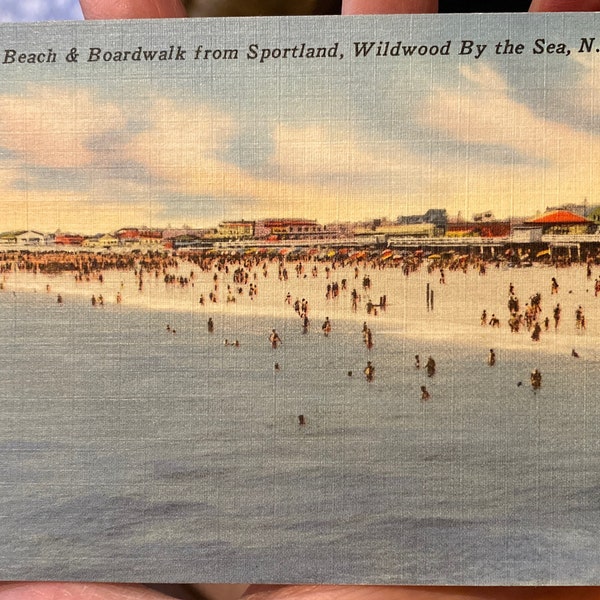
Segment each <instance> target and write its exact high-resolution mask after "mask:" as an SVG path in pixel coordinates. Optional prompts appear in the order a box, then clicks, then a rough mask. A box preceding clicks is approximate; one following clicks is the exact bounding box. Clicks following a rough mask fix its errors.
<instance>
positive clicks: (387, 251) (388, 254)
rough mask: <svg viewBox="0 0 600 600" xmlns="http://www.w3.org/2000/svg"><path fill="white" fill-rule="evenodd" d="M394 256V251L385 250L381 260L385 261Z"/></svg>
mask: <svg viewBox="0 0 600 600" xmlns="http://www.w3.org/2000/svg"><path fill="white" fill-rule="evenodd" d="M392 255H393V251H392V250H390V249H388V250H384V251H383V252H382V253H381V260H385V259H386V258H390V257H391V256H392Z"/></svg>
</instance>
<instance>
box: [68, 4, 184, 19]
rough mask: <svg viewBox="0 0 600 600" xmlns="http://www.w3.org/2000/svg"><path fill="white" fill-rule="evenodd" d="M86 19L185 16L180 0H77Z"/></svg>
mask: <svg viewBox="0 0 600 600" xmlns="http://www.w3.org/2000/svg"><path fill="white" fill-rule="evenodd" d="M79 3H80V4H81V10H82V11H83V16H84V17H85V18H86V19H155V18H169V17H186V16H187V13H186V10H185V8H184V7H183V4H182V3H181V0H79Z"/></svg>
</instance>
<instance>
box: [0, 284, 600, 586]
mask: <svg viewBox="0 0 600 600" xmlns="http://www.w3.org/2000/svg"><path fill="white" fill-rule="evenodd" d="M392 276H393V275H392V274H391V273H389V274H388V273H386V274H385V277H392ZM397 276H399V275H397ZM457 277H458V276H457ZM469 277H472V281H473V282H475V285H476V286H479V287H480V286H481V285H482V284H481V283H480V281H479V280H476V279H475V277H476V276H475V275H473V276H471V275H469ZM503 277H504V278H507V277H512V274H510V275H506V274H504V275H503ZM562 277H563V279H564V278H565V275H564V274H563V275H562ZM545 279H546V275H544V280H545ZM451 282H452V281H451ZM320 285H321V286H323V285H324V282H323V281H321V283H320ZM157 287H158V284H157ZM418 287H419V290H421V288H422V287H423V286H421V285H420V284H419V286H418ZM463 292H464V290H463V291H460V292H459V293H460V294H462V293H463ZM178 293H179V292H178ZM181 293H182V294H188V295H189V294H190V293H191V292H189V291H186V292H181ZM419 293H420V292H419ZM565 293H566V292H565ZM194 294H195V296H197V295H198V293H197V292H194ZM278 294H279V292H278ZM279 295H280V294H279ZM411 298H412V296H411ZM439 298H440V302H441V303H442V304H441V306H442V307H443V300H442V299H443V292H440V293H439ZM390 301H391V303H392V306H393V305H394V301H395V303H396V307H397V310H401V311H406V310H407V309H411V304H410V302H407V299H406V297H405V298H404V301H402V300H401V298H398V297H396V298H394V297H391V298H390ZM278 302H279V303H281V304H283V296H281V298H280V299H279V301H278ZM415 302H416V301H415ZM399 304H402V306H401V307H400V306H399ZM420 304H422V303H420ZM165 306H166V305H165ZM466 306H468V302H467V304H466ZM478 306H479V305H478ZM288 308H289V307H286V310H284V309H279V304H278V308H277V310H275V309H273V311H272V313H273V314H272V316H267V315H265V314H264V311H256V314H254V313H253V311H252V310H248V309H245V310H242V309H241V308H240V310H237V309H235V307H234V308H232V307H229V308H228V309H227V310H223V311H221V312H218V311H217V312H214V311H213V312H212V313H210V315H211V316H212V317H213V319H214V323H215V329H214V332H212V333H210V332H209V331H208V328H207V316H208V315H209V313H208V312H207V310H208V309H206V310H205V309H203V308H198V307H196V309H195V310H190V311H184V310H175V309H173V310H169V309H167V308H161V309H149V308H144V307H143V306H128V305H127V304H126V303H123V304H121V305H118V304H115V303H107V305H106V306H104V307H98V306H96V307H92V306H91V303H90V302H89V300H88V299H87V297H84V296H83V295H80V296H72V297H71V296H68V297H67V298H66V300H65V302H64V304H62V305H61V304H58V303H57V302H56V296H55V294H54V293H50V294H46V293H32V292H30V291H29V292H27V291H15V292H13V291H10V289H5V290H4V291H2V292H0V347H1V348H2V355H1V356H0V377H1V381H2V386H1V388H0V390H1V392H0V402H1V406H2V408H1V421H0V455H1V457H2V460H1V461H0V488H1V494H0V532H1V535H0V571H2V573H3V575H4V576H5V577H6V578H7V579H15V580H20V579H31V578H32V574H33V576H34V578H35V579H81V580H98V581H107V580H112V581H119V580H123V581H143V582H167V581H168V582H195V581H197V582H200V581H202V582H208V581H212V582H215V581H226V582H304V583H308V582H344V583H380V584H384V583H420V584H508V583H544V584H552V583H556V584H585V583H597V582H598V580H599V579H600V566H599V565H600V550H599V548H598V543H597V540H598V536H599V535H600V519H599V513H600V474H599V457H600V442H599V439H600V436H599V433H600V427H599V423H600V419H599V417H600V407H599V405H598V401H597V390H598V383H599V381H600V375H599V370H598V356H597V355H596V353H595V352H593V351H592V349H593V348H594V347H595V345H594V342H593V340H591V341H590V340H588V341H587V342H586V345H583V346H582V347H583V353H582V354H583V355H582V356H581V358H579V359H577V358H574V357H571V356H570V355H569V354H568V353H566V352H565V351H564V349H563V348H562V346H558V345H557V346H556V348H554V349H553V346H552V344H549V343H546V344H545V345H543V346H540V345H536V344H535V343H529V342H528V343H524V344H522V345H521V346H511V345H510V344H504V346H502V344H500V346H499V347H498V349H496V354H497V363H496V365H495V366H493V367H489V366H488V365H487V363H486V360H487V354H488V351H489V348H488V346H489V345H490V344H489V339H490V338H489V337H486V336H488V333H487V330H486V336H484V338H483V340H481V339H479V338H478V337H477V336H474V335H469V333H468V331H467V332H466V333H465V334H461V335H457V336H456V337H455V339H453V340H451V341H450V340H449V339H448V338H447V336H444V335H437V334H436V329H435V328H433V329H432V330H431V331H430V332H429V334H428V335H414V334H412V333H410V332H408V331H406V328H403V327H402V326H401V324H399V322H398V321H395V322H392V321H386V320H385V317H384V316H383V315H380V316H378V317H377V318H374V319H371V318H369V325H370V326H371V328H372V330H373V335H374V341H375V344H374V347H373V349H371V350H367V348H366V347H365V345H364V344H363V341H362V332H361V329H362V315H359V317H358V318H354V319H339V318H332V322H333V330H332V333H331V335H330V336H329V337H325V336H324V335H323V333H322V331H321V327H320V324H321V323H320V321H321V319H320V318H318V319H317V318H316V317H315V318H313V319H312V322H311V324H310V327H309V330H308V332H307V333H302V327H301V322H300V319H298V318H297V317H296V316H295V315H294V314H293V310H291V309H289V310H288ZM322 310H323V309H321V312H322ZM324 310H327V309H324ZM361 310H362V308H361ZM420 310H423V309H422V307H421V308H420ZM440 310H442V308H440ZM590 312H591V311H590ZM334 314H335V311H334ZM365 318H367V317H366V313H365ZM473 318H474V320H475V322H476V323H478V314H474V315H473ZM569 318H571V317H570V316H569ZM425 323H426V321H425ZM438 324H439V322H438ZM167 325H168V326H169V329H170V330H171V331H169V330H168V329H167ZM424 326H426V325H424ZM565 326H566V325H565ZM503 327H505V325H503ZM570 327H572V326H571V325H570ZM273 328H276V329H277V331H278V332H279V334H280V336H281V338H282V340H283V343H282V344H281V346H280V347H279V348H277V349H275V350H274V349H273V348H271V345H270V343H269V339H268V338H269V333H270V332H271V330H272V329H273ZM173 329H174V330H175V333H173V331H172V330H173ZM489 335H493V334H489ZM519 335H522V336H525V337H526V336H527V333H524V334H519ZM548 335H549V334H548ZM225 339H227V340H228V341H229V342H231V341H234V340H238V341H239V346H238V347H236V346H234V345H225V344H224V340H225ZM491 339H493V338H491ZM582 343H583V342H582ZM580 352H581V349H580ZM416 354H418V355H419V356H420V358H421V364H424V363H425V361H426V360H427V357H428V356H430V355H431V356H433V357H434V358H435V361H436V364H437V370H436V373H435V375H434V376H433V377H431V378H429V377H427V374H426V372H425V370H424V369H423V368H420V369H417V368H415V366H414V356H415V355H416ZM367 361H371V362H372V364H373V365H374V366H375V377H374V380H373V382H371V383H368V382H367V381H366V379H365V376H364V374H363V369H364V368H365V366H366V363H367ZM276 365H277V367H278V368H277V367H276ZM533 368H538V369H539V370H540V371H541V373H542V375H543V383H542V387H541V389H540V390H538V391H537V392H534V391H533V390H532V388H531V385H530V382H529V375H530V372H531V370H532V369H533ZM422 385H425V386H426V387H427V390H428V391H429V392H430V394H431V399H430V400H429V401H426V402H423V401H421V391H420V387H421V386H422ZM299 415H304V418H305V423H306V424H305V425H304V426H301V425H299V420H298V416H299Z"/></svg>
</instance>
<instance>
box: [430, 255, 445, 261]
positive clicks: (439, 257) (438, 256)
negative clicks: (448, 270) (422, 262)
mask: <svg viewBox="0 0 600 600" xmlns="http://www.w3.org/2000/svg"><path fill="white" fill-rule="evenodd" d="M427 258H428V259H429V260H440V259H441V258H442V257H441V255H439V254H430V255H429V256H428V257H427Z"/></svg>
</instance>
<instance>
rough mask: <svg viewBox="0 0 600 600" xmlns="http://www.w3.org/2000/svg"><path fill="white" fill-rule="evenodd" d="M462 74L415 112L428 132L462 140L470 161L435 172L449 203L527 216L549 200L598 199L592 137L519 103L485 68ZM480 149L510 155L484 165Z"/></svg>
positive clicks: (598, 148)
mask: <svg viewBox="0 0 600 600" xmlns="http://www.w3.org/2000/svg"><path fill="white" fill-rule="evenodd" d="M461 77H462V80H461V85H460V86H459V87H458V88H456V87H455V88H453V89H443V88H438V89H435V90H433V93H432V94H431V95H430V97H429V100H428V102H426V104H425V105H424V106H423V109H422V111H421V113H420V115H419V117H418V120H419V122H420V123H421V124H422V125H423V126H425V127H427V128H429V130H430V131H431V132H432V135H438V136H440V135H441V136H443V137H444V138H445V139H446V141H455V142H457V143H461V144H467V145H468V148H469V154H470V156H471V157H473V158H474V160H468V159H467V160H466V161H463V162H462V163H461V162H459V161H456V162H455V169H456V171H455V172H453V171H452V170H449V169H447V168H446V169H440V170H439V172H438V174H437V178H438V181H437V185H434V187H438V188H439V185H440V182H441V185H443V186H444V187H445V188H446V198H447V199H448V200H449V204H452V205H457V206H460V205H462V206H463V210H468V211H473V212H475V211H479V210H482V209H486V208H494V209H495V210H496V211H497V212H498V213H503V214H504V215H507V214H515V213H516V214H521V215H522V214H525V215H527V214H532V212H535V210H539V209H543V207H545V206H546V205H549V204H550V205H552V204H554V205H555V204H561V203H567V202H582V201H583V200H584V198H588V199H591V200H592V202H596V201H598V202H600V198H596V197H594V196H595V194H596V193H597V192H596V190H597V189H598V186H599V185H600V140H599V139H598V137H597V136H595V135H593V134H592V133H589V132H587V131H582V130H577V129H575V128H573V127H571V126H570V125H568V124H566V123H565V122H561V121H559V120H557V119H552V118H549V117H548V116H547V114H545V110H544V106H540V107H538V108H537V109H535V110H534V109H533V108H530V107H528V106H526V105H525V104H522V103H519V102H518V101H517V100H515V98H514V95H513V94H512V93H511V91H512V90H511V89H510V88H509V86H508V85H507V83H506V80H505V79H504V78H503V77H502V76H501V75H500V74H499V73H497V72H496V71H494V70H493V69H492V68H491V67H490V66H488V65H484V64H481V65H477V66H472V67H464V68H462V69H461ZM584 85H585V84H584ZM482 147H485V148H489V147H496V148H497V149H498V152H508V153H509V156H510V155H511V154H512V156H513V157H515V159H514V160H513V161H512V163H511V161H507V162H506V164H504V165H501V164H496V165H488V166H486V165H485V163H481V162H480V161H478V160H477V157H478V148H482ZM517 157H519V160H517ZM523 158H524V159H525V160H523ZM527 159H529V160H527ZM451 162H452V161H451ZM432 183H435V182H432ZM432 193H433V192H432ZM436 193H438V194H440V193H441V190H439V189H438V190H437V191H436Z"/></svg>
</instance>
